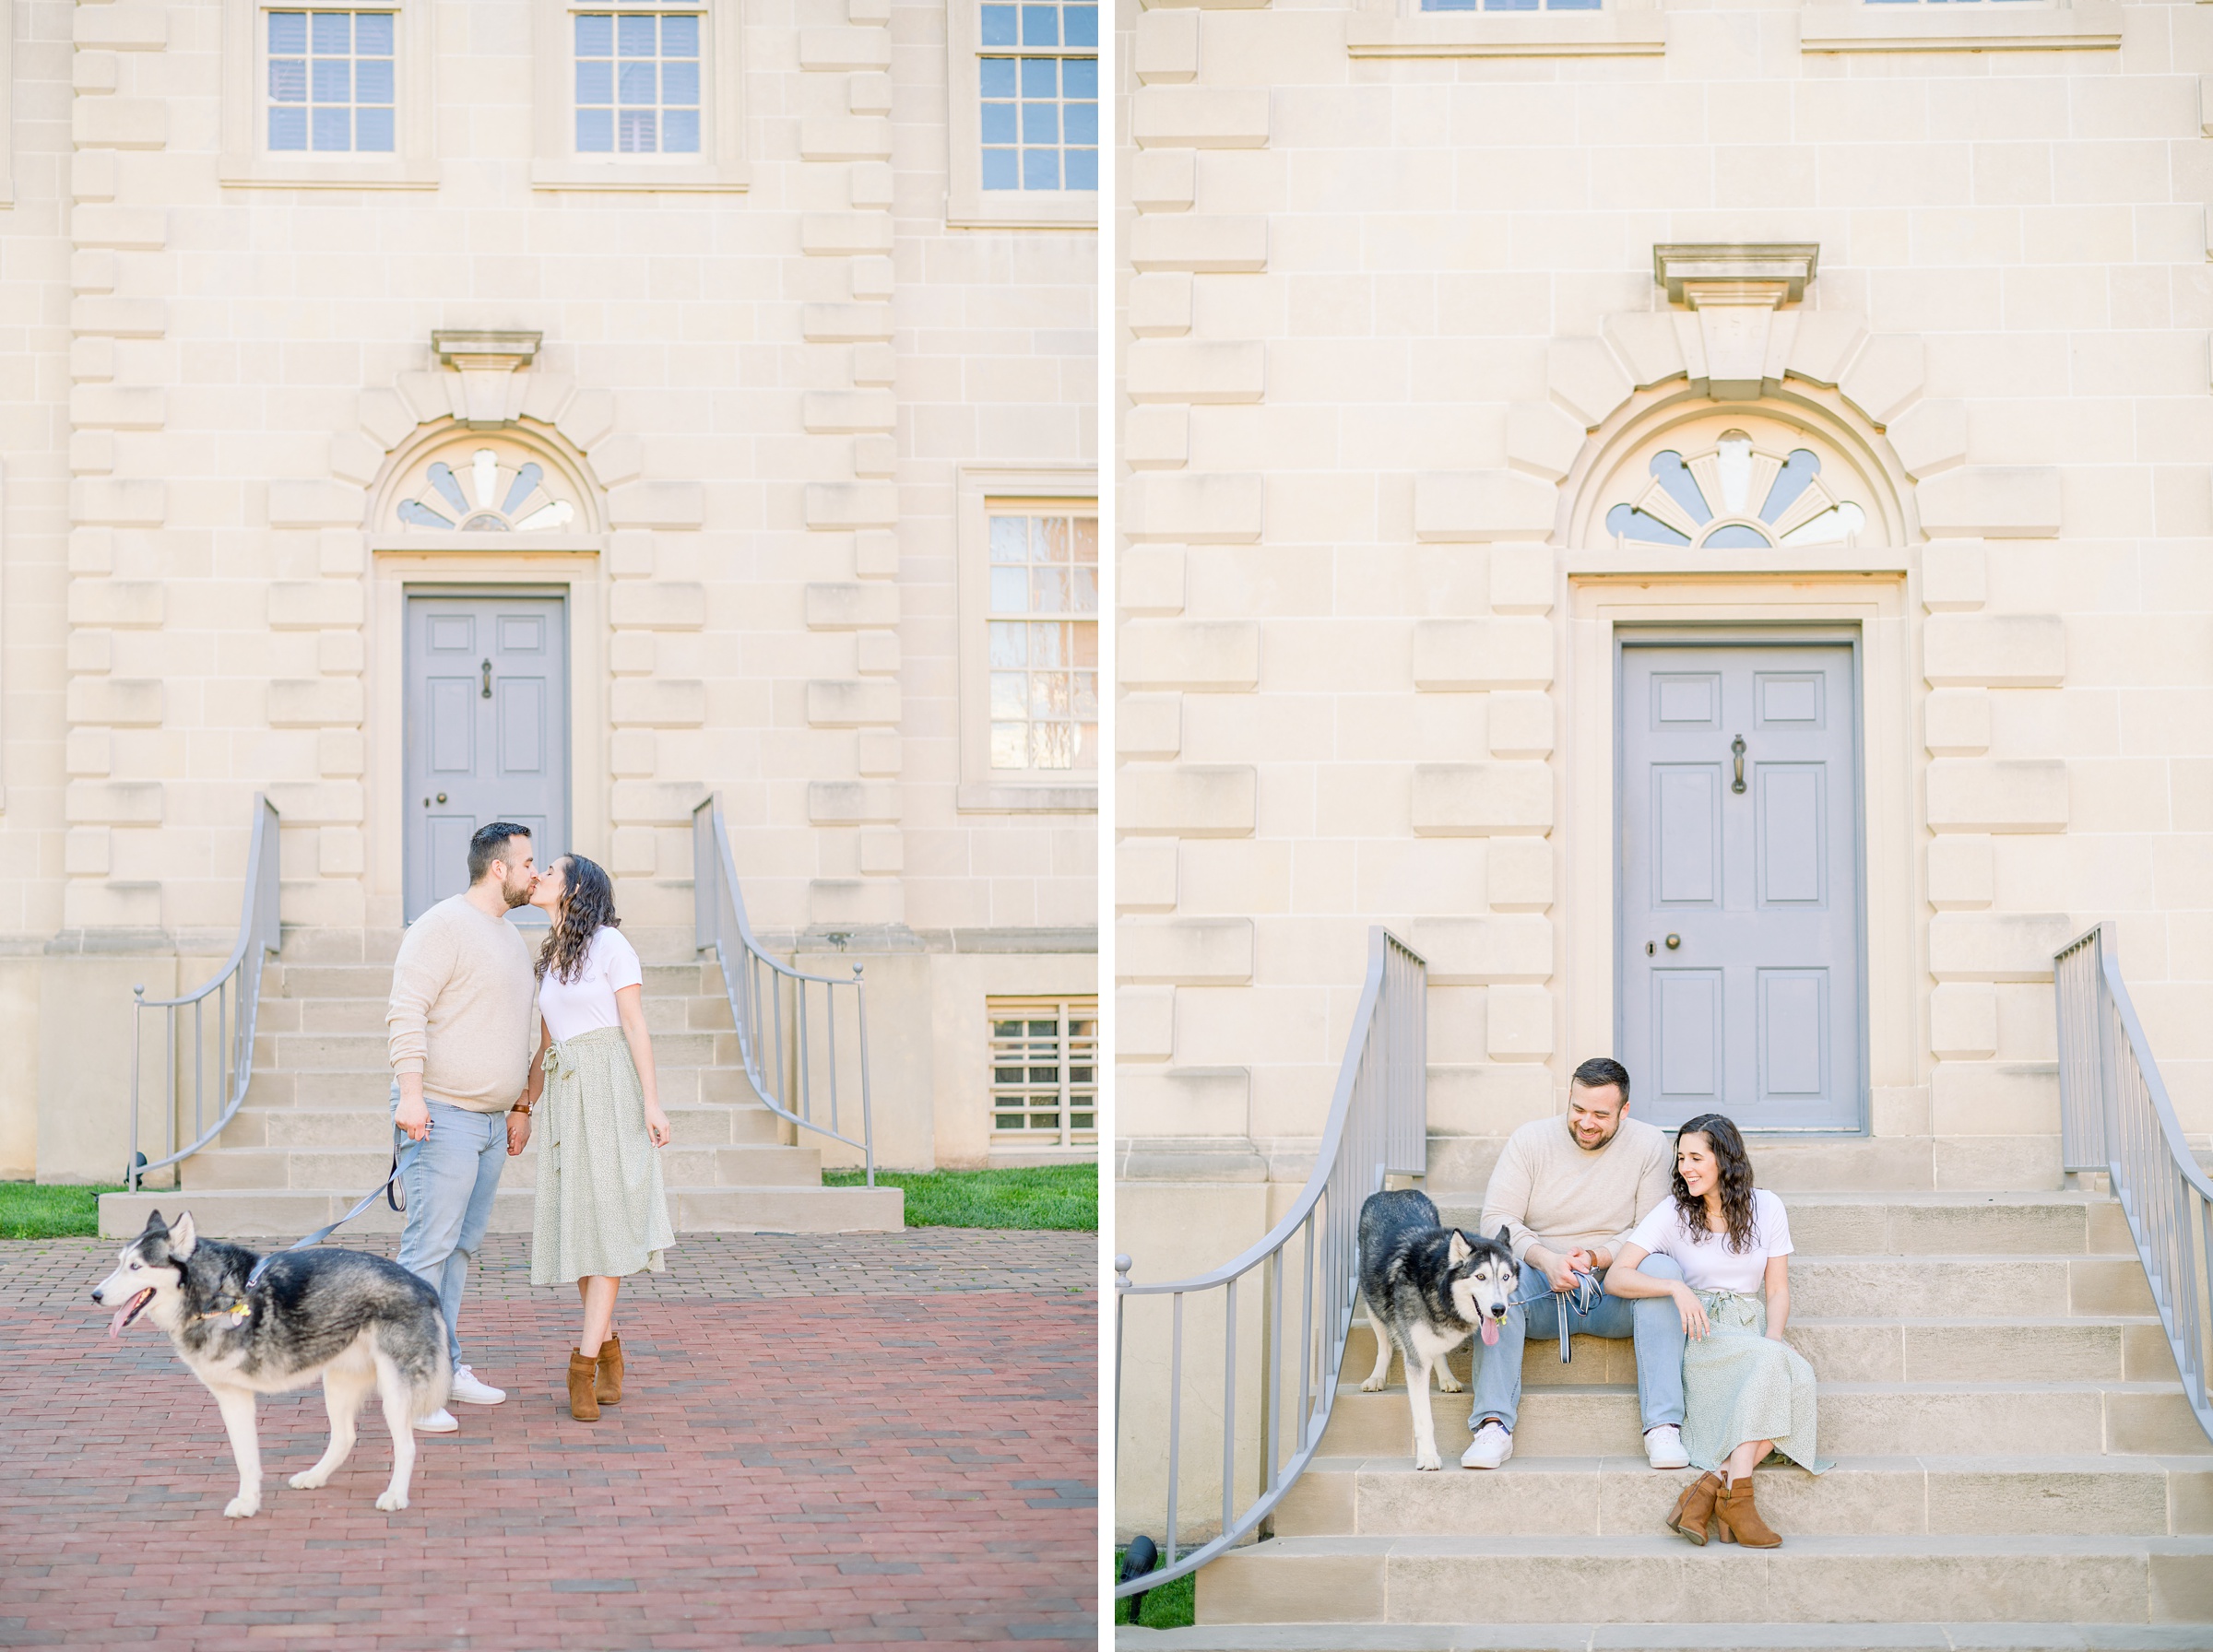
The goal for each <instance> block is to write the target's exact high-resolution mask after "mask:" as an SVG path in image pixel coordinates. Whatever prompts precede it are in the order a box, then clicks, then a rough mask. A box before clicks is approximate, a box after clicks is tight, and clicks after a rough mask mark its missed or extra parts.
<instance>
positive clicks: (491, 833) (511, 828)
mask: <svg viewBox="0 0 2213 1652" xmlns="http://www.w3.org/2000/svg"><path fill="white" fill-rule="evenodd" d="M529 835H530V828H529V827H527V826H517V825H516V824H515V822H514V821H513V820H494V821H493V822H492V823H491V825H489V826H479V827H478V828H477V835H476V836H474V837H472V838H470V839H469V840H468V880H469V881H470V882H471V883H476V882H479V881H480V880H481V879H482V878H483V876H484V874H485V873H487V872H489V871H491V863H492V862H493V861H495V860H505V859H506V858H507V840H508V839H510V838H517V837H528V836H529Z"/></svg>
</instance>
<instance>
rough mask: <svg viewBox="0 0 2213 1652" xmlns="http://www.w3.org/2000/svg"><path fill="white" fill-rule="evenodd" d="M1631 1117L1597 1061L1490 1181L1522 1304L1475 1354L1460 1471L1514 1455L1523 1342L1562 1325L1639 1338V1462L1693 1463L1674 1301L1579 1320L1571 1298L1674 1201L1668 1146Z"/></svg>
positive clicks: (1676, 1274)
mask: <svg viewBox="0 0 2213 1652" xmlns="http://www.w3.org/2000/svg"><path fill="white" fill-rule="evenodd" d="M1628 1114H1629V1074H1628V1069H1627V1068H1624V1067H1623V1066H1622V1065H1621V1063H1620V1062H1618V1061H1615V1060H1612V1059H1610V1058H1608V1057H1606V1056H1593V1057H1592V1059H1590V1060H1589V1061H1586V1062H1584V1063H1583V1064H1582V1066H1580V1067H1579V1068H1576V1069H1575V1076H1574V1077H1573V1078H1571V1079H1570V1080H1568V1116H1567V1117H1565V1118H1557V1117H1555V1118H1540V1119H1535V1120H1533V1121H1532V1122H1531V1123H1529V1124H1525V1125H1523V1126H1522V1127H1521V1128H1520V1129H1518V1130H1516V1131H1515V1132H1514V1133H1513V1135H1511V1136H1510V1137H1509V1138H1508V1139H1507V1143H1506V1150H1505V1151H1504V1152H1503V1153H1501V1154H1500V1155H1499V1158H1498V1164H1497V1168H1496V1169H1495V1170H1493V1171H1492V1172H1491V1183H1490V1186H1489V1187H1488V1188H1486V1189H1485V1192H1484V1196H1483V1223H1482V1229H1483V1232H1485V1233H1497V1231H1498V1230H1499V1229H1500V1228H1502V1227H1503V1228H1505V1229H1506V1230H1507V1233H1508V1238H1509V1243H1510V1244H1511V1245H1512V1246H1513V1251H1514V1259H1515V1260H1516V1261H1518V1262H1520V1263H1521V1291H1520V1292H1519V1294H1520V1295H1521V1296H1522V1297H1524V1298H1527V1299H1529V1300H1528V1305H1527V1306H1526V1307H1517V1308H1515V1309H1514V1310H1512V1311H1511V1312H1510V1313H1509V1314H1508V1315H1507V1316H1506V1323H1505V1324H1504V1325H1503V1326H1501V1327H1499V1332H1498V1341H1497V1346H1495V1347H1491V1348H1483V1347H1478V1348H1477V1349H1476V1350H1475V1357H1476V1360H1477V1362H1478V1368H1477V1370H1476V1373H1475V1404H1474V1410H1473V1411H1472V1412H1471V1413H1470V1415H1469V1417H1468V1425H1469V1427H1470V1428H1472V1429H1473V1430H1474V1435H1475V1437H1474V1439H1473V1442H1472V1443H1471V1444H1470V1445H1469V1446H1468V1449H1467V1452H1466V1454H1465V1455H1464V1456H1462V1457H1461V1459H1460V1462H1461V1467H1462V1468H1463V1469H1496V1468H1497V1467H1498V1466H1499V1465H1500V1464H1502V1463H1504V1462H1505V1461H1506V1460H1507V1458H1509V1457H1512V1456H1513V1455H1514V1420H1515V1417H1516V1416H1517V1414H1518V1413H1519V1412H1520V1410H1521V1346H1522V1343H1523V1341H1524V1339H1526V1337H1527V1335H1528V1332H1529V1330H1530V1329H1531V1328H1532V1327H1533V1328H1534V1329H1535V1330H1536V1332H1537V1334H1538V1335H1540V1336H1544V1337H1556V1336H1558V1335H1559V1333H1560V1324H1561V1321H1562V1319H1563V1317H1564V1318H1565V1319H1566V1321H1567V1324H1568V1330H1569V1331H1570V1332H1571V1333H1580V1335H1583V1336H1586V1337H1614V1338H1620V1337H1634V1338H1635V1339H1636V1343H1637V1402H1638V1409H1639V1410H1640V1411H1642V1412H1643V1415H1644V1455H1645V1458H1646V1460H1647V1461H1648V1462H1650V1463H1651V1466H1652V1467H1653V1468H1655V1469H1680V1468H1683V1467H1684V1466H1685V1465H1686V1464H1687V1463H1688V1462H1689V1461H1690V1458H1689V1457H1688V1456H1687V1455H1686V1454H1685V1452H1684V1450H1683V1433H1682V1422H1683V1322H1682V1317H1681V1316H1680V1315H1678V1314H1677V1313H1676V1312H1675V1303H1674V1302H1673V1301H1672V1300H1671V1299H1670V1298H1667V1297H1664V1296H1659V1297H1646V1298H1642V1299H1639V1300H1637V1301H1634V1302H1632V1301H1629V1300H1627V1299H1626V1298H1623V1297H1618V1296H1601V1297H1600V1298H1599V1299H1598V1301H1597V1302H1596V1303H1595V1304H1592V1309H1591V1311H1590V1312H1589V1313H1588V1314H1582V1313H1578V1312H1577V1311H1576V1309H1575V1306H1574V1303H1573V1299H1572V1298H1571V1297H1570V1296H1569V1295H1568V1292H1573V1291H1574V1290H1575V1286H1576V1275H1577V1274H1579V1273H1583V1274H1596V1275H1598V1276H1600V1277H1601V1278H1602V1279H1603V1278H1604V1274H1605V1271H1606V1269H1607V1268H1610V1267H1612V1266H1613V1265H1614V1257H1615V1253H1617V1252H1618V1251H1619V1250H1620V1249H1621V1245H1622V1242H1623V1241H1624V1240H1625V1239H1626V1238H1627V1236H1628V1232H1629V1230H1630V1229H1631V1228H1633V1227H1635V1226H1636V1225H1637V1223H1638V1222H1639V1221H1640V1220H1641V1219H1642V1218H1643V1216H1644V1214H1645V1212H1646V1211H1648V1210H1651V1209H1653V1208H1655V1207H1656V1206H1658V1205H1660V1204H1661V1203H1663V1201H1665V1200H1666V1199H1668V1198H1670V1197H1672V1193H1673V1185H1674V1181H1675V1143H1674V1141H1673V1140H1672V1139H1670V1138H1669V1136H1668V1134H1667V1132H1666V1131H1664V1130H1662V1129H1659V1128H1657V1127H1654V1126H1651V1125H1648V1124H1646V1123H1644V1122H1643V1121H1642V1120H1639V1119H1634V1118H1631V1117H1630V1116H1629V1115H1628ZM1642 1266H1643V1270H1644V1271H1645V1272H1646V1273H1648V1274H1652V1275H1654V1276H1656V1277H1657V1276H1663V1277H1666V1278H1670V1279H1680V1278H1681V1277H1682V1273H1681V1270H1680V1269H1678V1268H1676V1267H1675V1264H1674V1263H1673V1262H1671V1261H1669V1260H1668V1259H1667V1258H1666V1257H1646V1258H1645V1260H1644V1263H1643V1265H1642Z"/></svg>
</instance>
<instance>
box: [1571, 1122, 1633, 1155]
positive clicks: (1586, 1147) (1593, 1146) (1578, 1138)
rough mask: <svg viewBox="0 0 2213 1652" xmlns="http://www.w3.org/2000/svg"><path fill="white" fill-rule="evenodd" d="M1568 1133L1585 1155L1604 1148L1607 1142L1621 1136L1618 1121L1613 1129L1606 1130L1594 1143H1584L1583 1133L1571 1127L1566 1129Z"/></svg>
mask: <svg viewBox="0 0 2213 1652" xmlns="http://www.w3.org/2000/svg"><path fill="white" fill-rule="evenodd" d="M1568 1134H1569V1135H1570V1136H1572V1137H1574V1138H1575V1145H1576V1146H1578V1147H1580V1148H1581V1149H1582V1150H1583V1151H1585V1152H1586V1153H1595V1152H1596V1151H1598V1150H1599V1149H1600V1148H1602V1147H1604V1146H1605V1145H1606V1143H1607V1142H1609V1141H1611V1140H1613V1139H1614V1138H1615V1137H1616V1136H1618V1135H1620V1134H1621V1124H1620V1121H1619V1120H1616V1121H1615V1125H1614V1127H1613V1128H1612V1129H1611V1130H1608V1131H1607V1132H1606V1133H1605V1134H1604V1136H1601V1137H1600V1138H1599V1139H1597V1140H1596V1141H1585V1140H1584V1139H1583V1133H1582V1132H1581V1131H1580V1130H1579V1129H1577V1128H1576V1127H1574V1126H1573V1125H1569V1126H1568Z"/></svg>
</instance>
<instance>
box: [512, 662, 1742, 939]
mask: <svg viewBox="0 0 2213 1652" xmlns="http://www.w3.org/2000/svg"><path fill="white" fill-rule="evenodd" d="M484 691H485V692H486V693H487V694H489V693H491V690H490V689H486V690H484ZM1729 749H1730V750H1732V751H1734V753H1736V783H1735V784H1734V785H1732V786H1731V787H1730V788H1729V789H1730V790H1731V791H1733V792H1741V791H1743V790H1744V789H1745V737H1744V736H1743V735H1741V734H1740V735H1738V736H1737V737H1736V738H1734V740H1731V741H1730V742H1729ZM1667 944H1668V945H1669V946H1671V947H1672V946H1674V945H1675V942H1674V941H1672V940H1671V941H1669V942H1668V943H1667Z"/></svg>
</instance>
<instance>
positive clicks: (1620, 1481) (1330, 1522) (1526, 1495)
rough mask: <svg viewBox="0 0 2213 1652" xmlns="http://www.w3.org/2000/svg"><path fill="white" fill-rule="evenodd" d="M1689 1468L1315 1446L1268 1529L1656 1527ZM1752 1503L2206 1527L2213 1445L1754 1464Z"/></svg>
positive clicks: (1857, 1515) (1606, 1532)
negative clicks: (1381, 1453)
mask: <svg viewBox="0 0 2213 1652" xmlns="http://www.w3.org/2000/svg"><path fill="white" fill-rule="evenodd" d="M1697 1478H1698V1471H1697V1470H1695V1469H1681V1470H1674V1471H1668V1472H1661V1473H1655V1472H1654V1471H1653V1470H1652V1469H1651V1468H1649V1467H1647V1466H1646V1464H1645V1461H1644V1458H1643V1457H1641V1456H1638V1457H1521V1456H1517V1457H1514V1458H1513V1460H1512V1461H1510V1462H1509V1463H1507V1464H1506V1465H1505V1466H1504V1467H1503V1468H1500V1469H1486V1470H1484V1471H1481V1472H1477V1471H1473V1470H1470V1469H1460V1468H1457V1467H1455V1466H1452V1465H1450V1464H1448V1465H1447V1466H1446V1467H1445V1469H1442V1470H1441V1471H1439V1472H1438V1473H1434V1474H1424V1473H1418V1472H1416V1471H1415V1470H1414V1469H1413V1468H1412V1467H1411V1466H1410V1465H1409V1464H1408V1462H1407V1460H1406V1459H1405V1458H1404V1457H1395V1458H1393V1457H1374V1458H1367V1459H1362V1458H1356V1457H1318V1458H1316V1459H1314V1461H1312V1462H1311V1463H1309V1464H1308V1468H1307V1471H1306V1473H1305V1474H1303V1475H1301V1476H1300V1477H1299V1479H1298V1481H1297V1482H1296V1484H1294V1485H1293V1486H1292V1488H1291V1491H1290V1493H1289V1495H1287V1496H1286V1497H1285V1498H1284V1501H1283V1502H1282V1503H1281V1504H1277V1506H1276V1510H1275V1514H1274V1516H1273V1519H1274V1528H1275V1533H1276V1535H1277V1536H1278V1537H1320V1536H1324V1535H1327V1534H1331V1533H1343V1534H1357V1535H1363V1536H1370V1537H1377V1536H1386V1537H1387V1536H1396V1535H1400V1534H1406V1535H1418V1534H1421V1533H1424V1532H1453V1533H1460V1534H1462V1535H1471V1536H1472V1535H1476V1534H1480V1533H1485V1532H1492V1533H1497V1534H1498V1535H1500V1536H1510V1537H1527V1538H1539V1537H1545V1536H1580V1537H1618V1536H1632V1535H1637V1534H1639V1533H1648V1532H1657V1531H1661V1530H1663V1529H1664V1527H1663V1524H1662V1523H1663V1521H1664V1520H1665V1519H1666V1517H1667V1516H1668V1513H1669V1511H1670V1510H1671V1509H1673V1508H1674V1507H1675V1499H1676V1497H1677V1496H1678V1495H1679V1494H1680V1493H1681V1491H1682V1488H1683V1487H1684V1486H1685V1485H1686V1484H1687V1483H1689V1482H1691V1481H1695V1480H1696V1479H1697ZM1756 1486H1757V1494H1758V1498H1759V1506H1760V1509H1761V1511H1762V1512H1763V1513H1764V1514H1766V1515H1767V1516H1768V1517H1769V1523H1770V1524H1771V1525H1773V1526H1774V1528H1776V1530H1778V1531H1781V1532H1784V1533H1787V1534H1788V1535H1789V1536H1790V1537H1793V1538H1795V1537H1800V1536H1805V1537H1816V1536H1830V1537H1841V1536H1848V1535H1851V1534H1853V1533H1864V1534H1869V1535H1880V1534H1883V1533H1909V1532H1927V1533H1929V1534H1931V1535H1933V1536H1939V1537H1941V1536H1945V1535H1947V1534H1951V1535H1983V1536H1994V1537H1995V1536H2004V1535H2006V1534H2009V1533H2011V1534H2046V1535H2053V1536H2069V1535H2073V1536H2081V1537H2089V1536H2130V1537H2205V1536H2209V1535H2213V1457H1840V1458H1839V1459H1838V1460H1837V1464H1836V1467H1835V1468H1833V1469H1830V1470H1829V1471H1828V1473H1826V1474H1822V1475H1813V1474H1808V1473H1806V1472H1805V1470H1804V1469H1798V1468H1789V1467H1782V1466H1775V1467H1770V1468H1765V1469H1760V1470H1759V1471H1758V1474H1757V1479H1756Z"/></svg>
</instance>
